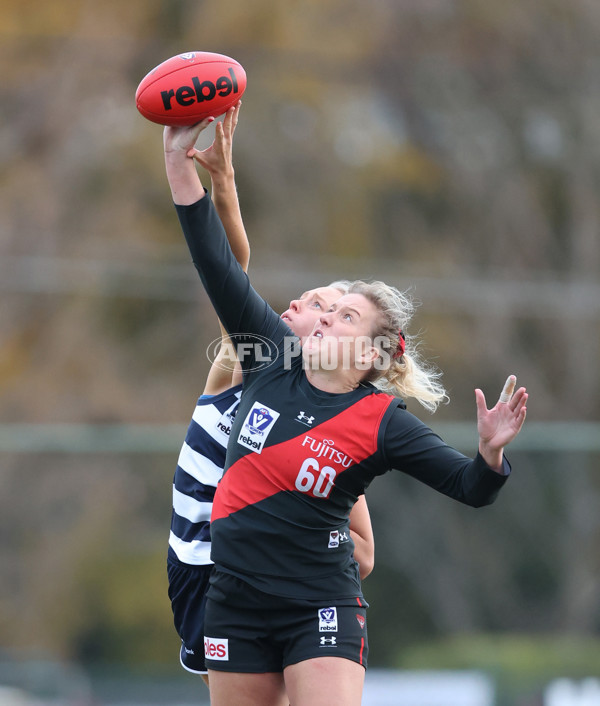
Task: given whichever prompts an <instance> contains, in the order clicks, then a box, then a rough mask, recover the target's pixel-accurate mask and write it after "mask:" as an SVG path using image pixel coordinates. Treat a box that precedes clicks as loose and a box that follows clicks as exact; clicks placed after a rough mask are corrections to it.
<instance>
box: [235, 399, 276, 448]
mask: <svg viewBox="0 0 600 706" xmlns="http://www.w3.org/2000/svg"><path fill="white" fill-rule="evenodd" d="M278 418H279V412H276V411H275V410H274V409H270V408H269V407H265V405H263V404H261V403H260V402H255V403H254V404H253V405H252V409H251V410H250V411H249V412H248V416H247V417H246V419H245V420H244V424H243V425H242V431H241V432H240V434H239V436H238V438H237V442H238V444H240V445H241V446H244V447H245V448H247V449H250V450H251V451H254V452H255V453H257V454H259V453H261V452H262V450H263V446H264V445H265V442H266V440H267V437H268V436H269V434H270V433H271V429H272V428H273V425H274V424H275V422H276V421H277V419H278Z"/></svg>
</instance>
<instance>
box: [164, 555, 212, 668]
mask: <svg viewBox="0 0 600 706" xmlns="http://www.w3.org/2000/svg"><path fill="white" fill-rule="evenodd" d="M212 570H213V564H208V565H203V566H191V565H190V564H183V563H181V562H179V561H176V560H173V559H172V558H171V557H169V558H168V559H167V574H168V577H169V598H170V599H171V608H172V609H173V622H174V623H175V629H176V630H177V634H178V635H179V637H180V638H181V650H180V654H179V659H180V661H181V666H182V667H183V668H184V669H187V670H188V672H195V673H196V674H206V673H207V672H206V664H205V663H204V611H205V608H206V591H207V590H208V581H209V578H210V575H211V573H212Z"/></svg>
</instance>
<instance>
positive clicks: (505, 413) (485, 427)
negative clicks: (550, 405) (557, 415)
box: [475, 375, 528, 472]
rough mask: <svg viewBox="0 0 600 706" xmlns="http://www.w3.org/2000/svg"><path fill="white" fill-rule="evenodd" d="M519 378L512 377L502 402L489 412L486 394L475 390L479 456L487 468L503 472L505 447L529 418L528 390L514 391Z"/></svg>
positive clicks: (521, 388) (501, 398)
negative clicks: (527, 416)
mask: <svg viewBox="0 0 600 706" xmlns="http://www.w3.org/2000/svg"><path fill="white" fill-rule="evenodd" d="M516 382H517V378H516V377H515V376H514V375H509V376H508V378H507V380H506V383H505V384H504V388H503V390H502V394H501V395H500V398H499V399H498V402H496V404H495V405H494V406H493V407H492V408H491V409H488V408H487V405H486V401H485V396H484V394H483V392H482V391H481V390H479V389H477V390H475V401H476V403H477V431H478V432H479V453H480V454H481V455H482V456H483V459H484V460H485V462H486V463H487V465H488V466H489V467H490V468H492V469H493V470H495V471H498V472H502V468H503V464H502V455H503V453H504V447H505V446H507V445H508V444H510V442H511V441H512V440H513V439H514V438H515V437H516V436H517V434H518V433H519V432H520V431H521V427H522V426H523V423H524V422H525V416H526V415H527V399H528V395H527V390H526V389H525V388H524V387H520V388H519V389H518V390H517V391H516V392H514V389H515V385H516Z"/></svg>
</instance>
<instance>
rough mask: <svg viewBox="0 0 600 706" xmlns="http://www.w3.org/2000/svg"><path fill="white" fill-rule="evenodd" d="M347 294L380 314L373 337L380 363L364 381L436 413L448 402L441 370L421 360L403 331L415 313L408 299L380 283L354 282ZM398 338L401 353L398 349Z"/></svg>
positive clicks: (412, 343)
mask: <svg viewBox="0 0 600 706" xmlns="http://www.w3.org/2000/svg"><path fill="white" fill-rule="evenodd" d="M348 293H349V294H362V295H363V296H364V297H366V298H367V299H368V300H369V301H370V302H372V303H373V304H374V305H375V307H376V309H377V311H378V313H379V316H378V317H377V320H376V321H375V322H374V326H373V332H372V337H373V339H374V341H378V342H380V343H382V345H381V355H380V357H379V359H378V361H380V362H381V364H380V365H375V366H374V367H373V368H371V370H370V371H369V372H368V373H367V376H366V378H365V379H366V380H367V381H369V382H373V383H374V384H375V385H376V386H377V387H379V388H380V389H382V390H385V391H386V392H390V393H391V394H395V395H398V396H400V397H402V398H413V399H416V400H417V402H419V403H420V404H421V405H423V407H425V409H427V410H429V411H430V412H435V410H436V409H437V407H438V405H439V404H441V403H442V402H447V401H448V395H447V394H446V390H445V389H444V386H443V385H442V383H441V381H440V378H441V376H442V373H441V371H440V370H438V369H437V368H435V367H434V366H433V365H431V364H429V363H427V362H426V361H424V360H422V358H421V356H420V354H419V352H418V344H417V342H416V341H415V339H414V338H413V337H412V336H410V335H408V334H407V332H406V329H407V326H408V324H409V323H410V320H411V319H412V317H413V314H414V310H415V305H414V302H413V301H412V299H411V298H410V296H409V295H408V294H407V293H406V292H400V291H399V290H398V289H396V288H395V287H391V286H389V285H387V284H385V283H384V282H379V281H375V282H362V281H357V282H353V283H352V284H351V285H350V287H349V289H348ZM401 335H402V337H403V339H404V352H403V353H402V348H399V347H398V346H399V342H400V336H401Z"/></svg>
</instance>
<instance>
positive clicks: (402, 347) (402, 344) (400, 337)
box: [392, 329, 406, 360]
mask: <svg viewBox="0 0 600 706" xmlns="http://www.w3.org/2000/svg"><path fill="white" fill-rule="evenodd" d="M405 350H406V344H405V339H404V333H403V331H402V329H400V330H399V331H398V348H396V352H395V353H394V355H393V356H392V358H393V359H394V360H397V359H398V358H402V356H403V355H404V351H405Z"/></svg>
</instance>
